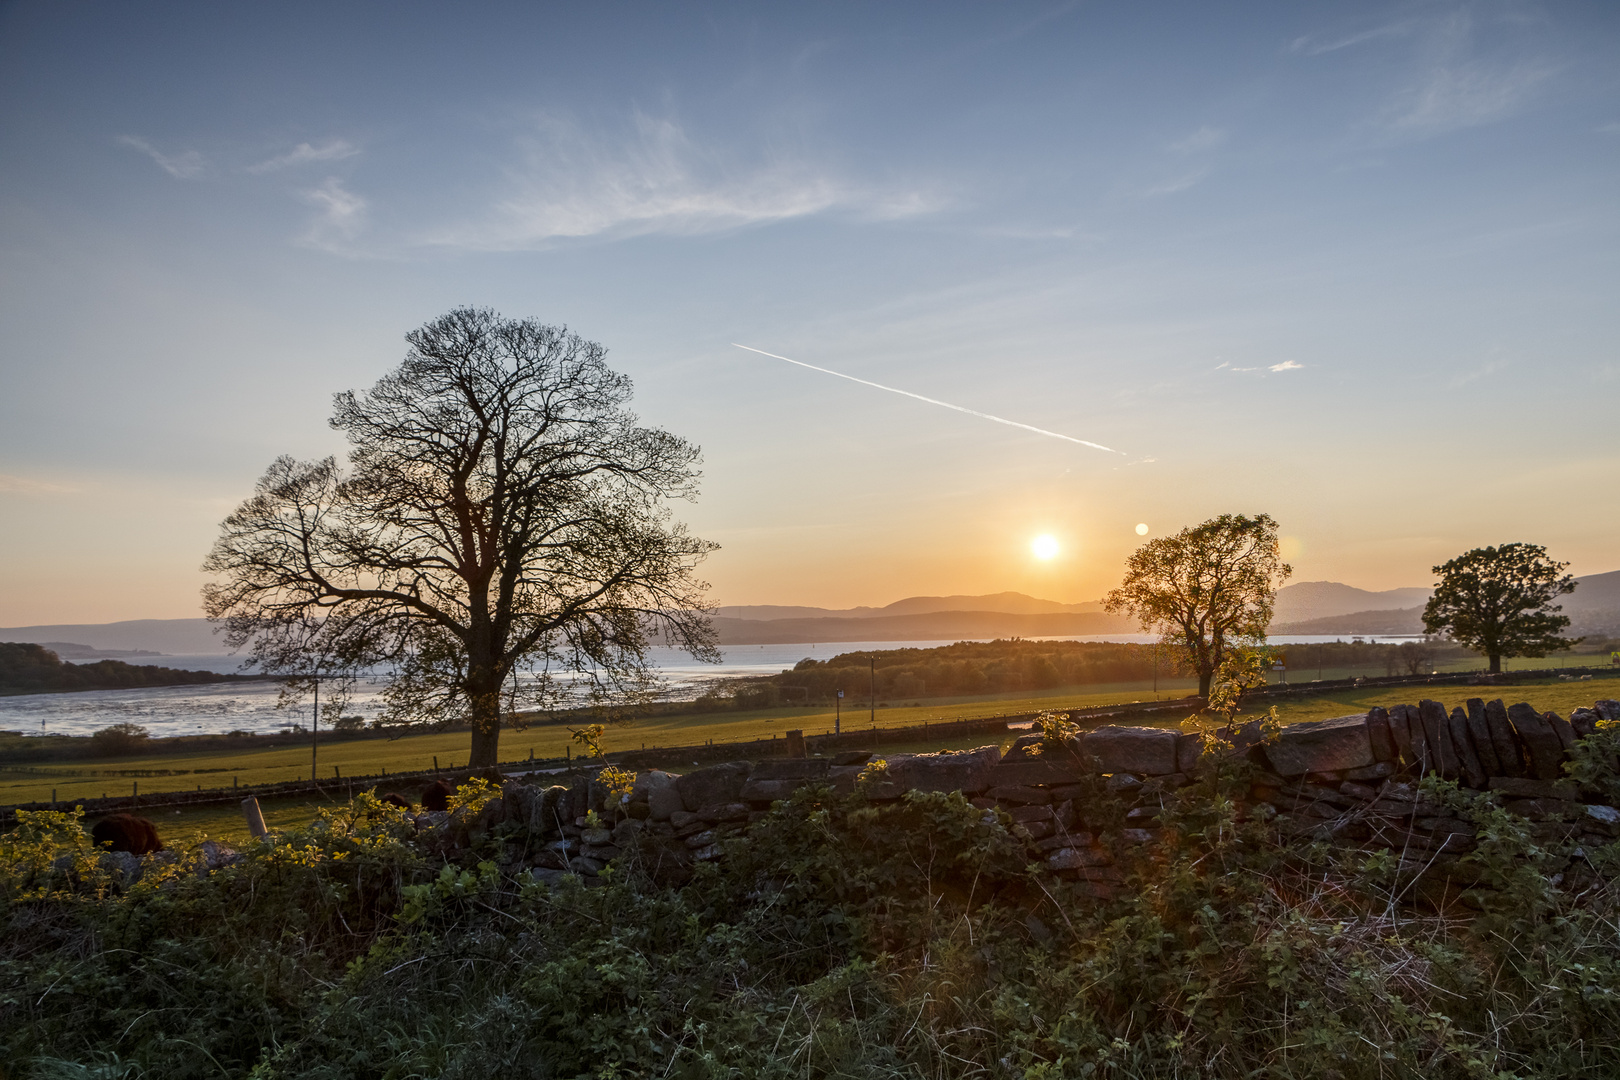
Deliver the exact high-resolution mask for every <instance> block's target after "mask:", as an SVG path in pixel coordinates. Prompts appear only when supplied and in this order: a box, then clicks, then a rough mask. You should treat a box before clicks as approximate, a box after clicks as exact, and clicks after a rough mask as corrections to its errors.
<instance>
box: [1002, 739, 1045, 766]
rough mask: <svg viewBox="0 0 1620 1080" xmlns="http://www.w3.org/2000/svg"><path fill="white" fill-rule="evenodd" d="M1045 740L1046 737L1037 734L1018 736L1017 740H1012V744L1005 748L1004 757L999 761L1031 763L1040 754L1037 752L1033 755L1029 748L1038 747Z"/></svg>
mask: <svg viewBox="0 0 1620 1080" xmlns="http://www.w3.org/2000/svg"><path fill="white" fill-rule="evenodd" d="M1045 739H1046V736H1045V735H1042V734H1040V733H1039V732H1036V733H1033V734H1030V735H1020V736H1018V738H1016V739H1014V740H1013V744H1012V745H1011V746H1009V747H1008V748H1007V755H1006V757H1004V758H1002V759H1001V760H1003V761H1031V760H1033V759H1035V758H1037V757H1039V756H1040V754H1039V753H1038V752H1037V753H1034V754H1032V753H1030V747H1038V746H1040V745H1041V743H1042V742H1044V741H1045Z"/></svg>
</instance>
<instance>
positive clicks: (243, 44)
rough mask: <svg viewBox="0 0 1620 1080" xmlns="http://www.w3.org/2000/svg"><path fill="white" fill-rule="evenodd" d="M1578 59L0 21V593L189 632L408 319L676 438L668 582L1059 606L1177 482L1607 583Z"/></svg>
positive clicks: (1235, 27)
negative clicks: (1012, 598) (1489, 549)
mask: <svg viewBox="0 0 1620 1080" xmlns="http://www.w3.org/2000/svg"><path fill="white" fill-rule="evenodd" d="M1617 55H1620V8H1616V7H1615V6H1614V5H1612V4H1606V3H1565V4H1547V5H1537V4H1528V3H1393V4H1390V3H1357V4H1344V3H1301V2H1289V3H1274V4H1268V3H1261V2H1250V3H1244V4H1236V5H1214V4H1207V3H1195V2H1188V3H1156V4H1142V3H1126V2H1117V3H1102V2H1098V3H1016V2H1010V3H976V4H952V3H927V4H911V5H907V4H865V3H849V4H830V3H804V4H795V5H781V4H752V5H750V4H716V3H707V4H706V3H684V4H653V3H648V4H614V3H598V4H590V5H564V4H539V3H515V4H500V3H465V4H456V5H446V4H412V3H404V2H390V3H386V4H384V3H378V4H354V3H320V4H314V3H310V4H298V3H283V4H275V5H245V4H236V5H223V4H203V3H197V4H172V3H143V4H128V3H121V2H120V3H74V2H64V0H57V2H49V3H47V2H23V3H15V2H14V3H9V4H5V5H4V6H0V625H25V624H34V623H54V622H101V621H112V620H119V619H132V618H184V617H193V616H196V615H198V614H200V609H199V600H198V589H199V588H200V586H201V585H202V584H203V581H204V580H205V579H204V577H203V575H202V573H201V571H200V569H199V567H200V564H201V562H202V560H203V558H204V556H205V555H206V554H207V551H208V548H209V546H210V545H211V544H212V542H213V539H214V537H215V535H216V534H217V531H218V525H219V522H220V520H221V519H222V518H223V517H224V516H225V515H226V514H227V513H228V512H229V511H230V510H231V509H232V508H233V507H234V506H235V505H236V504H237V503H238V502H240V501H241V500H242V499H244V498H246V497H247V496H248V494H249V493H250V492H251V490H252V486H253V483H254V481H255V480H256V479H257V478H258V476H259V475H260V474H261V473H262V472H263V471H264V469H265V468H266V467H267V466H268V465H269V464H270V462H271V461H272V460H273V459H274V458H275V457H276V456H277V455H278V454H283V453H286V454H293V455H295V456H298V457H301V458H314V457H320V456H324V455H326V454H332V453H338V454H341V453H342V452H343V450H344V445H343V443H342V441H341V438H340V436H338V435H337V434H336V433H334V432H333V431H332V430H331V429H330V428H329V427H328V426H327V424H326V419H327V417H328V416H329V414H330V409H331V402H332V395H333V394H334V393H337V392H339V391H343V390H348V389H363V388H365V387H367V386H369V385H371V384H372V383H373V382H374V381H375V380H376V379H378V378H379V377H381V376H382V375H383V374H384V373H385V372H387V371H388V370H389V369H390V368H391V367H393V366H394V365H395V364H397V363H398V362H399V361H400V359H402V358H403V355H404V350H405V346H404V342H403V336H404V334H405V333H406V332H408V331H409V330H411V329H413V328H415V327H417V326H420V325H421V324H423V323H425V322H427V321H429V320H430V319H432V318H434V317H436V316H438V315H440V314H442V313H444V312H445V311H447V310H449V309H451V308H453V307H456V306H460V305H474V306H480V307H490V308H494V309H496V310H497V311H499V312H501V313H502V314H504V315H507V316H511V317H534V318H538V319H540V320H541V321H544V322H547V323H551V324H558V325H565V326H567V327H568V328H569V329H570V330H572V331H574V332H577V333H579V334H581V335H582V336H584V337H586V338H589V339H591V340H594V341H598V342H600V343H602V344H603V345H604V346H605V347H606V348H607V349H608V354H609V362H610V364H612V365H613V366H615V367H616V368H617V369H619V370H621V371H623V372H625V373H626V374H628V375H630V376H631V377H632V378H633V380H634V382H635V386H636V396H635V400H634V407H635V408H636V410H637V411H638V413H639V414H640V415H641V417H642V418H643V420H644V421H645V422H646V423H649V424H652V425H656V426H660V427H664V428H667V429H669V430H671V431H673V432H675V433H677V434H679V435H681V436H683V437H685V438H687V439H689V440H691V441H693V442H695V443H697V444H699V445H701V446H702V448H703V451H704V465H703V469H704V482H703V492H702V496H701V498H699V499H698V500H697V501H696V502H694V503H691V504H678V505H677V507H676V512H677V515H678V516H679V517H680V518H681V519H682V520H684V521H685V522H687V523H688V524H689V525H690V527H691V528H692V530H693V531H694V532H695V533H697V534H698V535H700V536H703V537H705V538H708V539H711V540H714V541H716V542H718V543H719V544H720V545H721V550H720V551H719V552H717V553H716V554H715V555H713V556H712V557H711V558H710V559H709V561H708V562H707V563H705V564H704V566H703V568H702V576H703V577H704V578H705V579H706V580H707V581H709V582H710V583H711V585H712V589H711V591H710V596H711V598H712V599H713V601H714V602H716V603H719V604H750V603H773V604H814V605H822V606H829V607H847V606H853V605H859V604H884V603H888V602H890V601H893V600H896V599H899V598H901V597H904V596H910V595H917V594H953V593H983V592H995V591H1001V590H1007V589H1011V590H1017V591H1021V592H1027V593H1031V594H1033V595H1037V596H1042V597H1046V598H1049V599H1055V600H1062V601H1069V602H1075V601H1084V600H1091V599H1095V598H1097V597H1098V596H1100V595H1101V594H1102V593H1103V592H1105V591H1106V590H1107V589H1109V588H1110V587H1112V586H1113V585H1115V584H1117V583H1118V581H1119V578H1120V575H1121V572H1122V567H1123V564H1124V561H1125V559H1126V558H1127V557H1128V555H1129V554H1130V552H1131V551H1132V550H1133V549H1134V548H1135V547H1136V546H1137V545H1138V544H1140V543H1141V542H1142V539H1143V537H1142V536H1141V535H1138V526H1140V525H1145V526H1147V530H1146V534H1145V535H1146V536H1147V537H1148V538H1150V539H1151V538H1152V537H1155V536H1162V535H1166V534H1168V533H1172V532H1175V531H1176V530H1178V529H1180V528H1183V527H1185V526H1187V525H1191V524H1194V523H1197V522H1199V521H1202V520H1204V519H1206V518H1209V517H1212V516H1215V515H1217V514H1221V513H1227V512H1231V513H1249V514H1253V513H1261V512H1265V513H1269V514H1271V515H1272V516H1273V517H1275V518H1276V519H1277V520H1278V521H1279V522H1280V523H1281V527H1282V532H1283V535H1284V549H1285V552H1286V553H1287V554H1288V556H1289V557H1290V558H1291V560H1292V562H1293V564H1294V567H1295V575H1294V578H1295V580H1337V581H1344V582H1347V583H1349V584H1352V585H1357V586H1360V587H1363V588H1369V589H1386V588H1393V587H1397V586H1408V585H1425V584H1430V583H1432V581H1433V575H1432V574H1431V572H1430V568H1431V567H1432V566H1434V565H1435V564H1437V563H1439V562H1442V561H1444V560H1446V559H1448V558H1450V557H1452V556H1453V555H1456V554H1458V553H1460V552H1462V551H1464V550H1467V549H1469V548H1472V547H1476V546H1480V545H1484V544H1498V543H1504V542H1512V541H1528V542H1533V543H1539V544H1544V545H1545V546H1546V547H1547V548H1548V550H1549V553H1550V554H1551V555H1552V556H1553V557H1555V558H1558V559H1562V560H1567V561H1568V562H1570V563H1571V564H1572V570H1573V571H1574V572H1575V573H1577V574H1586V573H1599V572H1604V571H1609V570H1614V569H1617V568H1620V540H1617V539H1616V538H1617V537H1620V499H1617V498H1616V497H1615V490H1616V480H1617V479H1620V442H1617V440H1616V439H1615V437H1614V415H1615V404H1616V402H1617V401H1620V350H1617V341H1620V334H1617V331H1620V303H1617V302H1616V297H1617V296H1620V273H1617V271H1620V243H1617V240H1620V237H1617V225H1620V213H1617V210H1620V175H1617V173H1620V169H1617V166H1620V63H1616V57H1617ZM734 344H740V345H746V346H749V347H751V348H752V349H758V350H763V352H764V353H771V354H776V356H780V357H786V358H789V359H791V360H795V361H799V362H800V363H801V364H809V365H813V367H814V368H821V369H826V370H825V371H818V370H813V369H812V368H810V367H803V366H799V365H795V364H790V363H787V362H784V361H783V360H780V359H776V358H773V357H772V356H767V355H762V354H761V353H759V352H751V351H746V350H744V349H739V348H736V347H734ZM826 372H837V373H840V374H843V375H848V376H853V377H854V378H856V379H860V380H865V383H875V384H878V385H879V386H883V387H892V388H896V389H900V390H904V391H908V392H909V393H911V394H915V395H920V397H921V398H927V399H932V401H934V402H945V403H948V404H951V405H955V406H960V407H962V408H964V409H968V410H972V412H962V411H956V410H952V409H948V408H943V407H941V406H940V405H938V404H933V403H930V402H929V401H924V400H919V399H918V398H917V397H906V396H902V395H898V394H893V393H885V392H884V391H883V390H881V389H878V388H877V387H874V386H871V385H866V384H863V383H861V382H855V381H851V380H850V379H844V378H838V377H836V376H835V375H832V374H828V373H826ZM974 412H976V413H986V414H990V415H992V416H995V417H1001V418H1004V419H1007V420H1011V421H1015V422H1017V423H1018V424H1023V425H1027V427H1015V426H1011V425H1008V424H999V423H995V422H993V421H991V420H988V419H985V418H983V417H981V416H976V415H973V413H974ZM1032 428H1033V429H1040V430H1039V431H1036V430H1030V429H1032ZM1041 432H1048V433H1055V434H1057V435H1062V436H1066V437H1067V438H1054V437H1052V434H1042V433H1041ZM1074 440H1080V441H1078V442H1077V441H1074ZM1083 443H1094V444H1097V445H1098V446H1101V447H1106V448H1107V449H1097V448H1095V447H1093V446H1088V445H1083ZM1041 536H1048V537H1050V538H1051V540H1052V541H1055V547H1056V554H1055V555H1054V556H1053V557H1051V558H1048V559H1044V560H1043V559H1041V558H1038V557H1037V556H1036V554H1035V552H1034V551H1033V550H1032V542H1033V541H1034V539H1035V538H1036V537H1041ZM1047 550H1048V551H1050V548H1048V549H1047Z"/></svg>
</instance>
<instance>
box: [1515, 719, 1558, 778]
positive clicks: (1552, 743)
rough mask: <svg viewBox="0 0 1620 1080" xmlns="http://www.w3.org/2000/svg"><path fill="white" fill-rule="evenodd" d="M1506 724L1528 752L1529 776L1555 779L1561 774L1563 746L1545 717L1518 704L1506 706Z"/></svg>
mask: <svg viewBox="0 0 1620 1080" xmlns="http://www.w3.org/2000/svg"><path fill="white" fill-rule="evenodd" d="M1508 721H1509V722H1510V723H1511V724H1512V725H1513V731H1514V734H1516V735H1518V737H1519V741H1520V742H1521V743H1523V744H1524V748H1525V749H1526V750H1527V751H1529V757H1530V773H1531V775H1533V776H1534V777H1535V778H1536V779H1537V780H1557V779H1558V778H1559V777H1561V776H1563V775H1564V744H1563V743H1562V742H1561V741H1559V738H1558V733H1557V732H1555V731H1554V730H1553V727H1552V725H1551V724H1549V723H1548V722H1547V719H1546V717H1544V716H1542V715H1541V714H1540V713H1539V712H1537V711H1536V710H1535V708H1533V707H1532V706H1531V705H1529V704H1527V703H1525V702H1522V701H1521V702H1520V703H1519V704H1517V705H1510V706H1509V707H1508Z"/></svg>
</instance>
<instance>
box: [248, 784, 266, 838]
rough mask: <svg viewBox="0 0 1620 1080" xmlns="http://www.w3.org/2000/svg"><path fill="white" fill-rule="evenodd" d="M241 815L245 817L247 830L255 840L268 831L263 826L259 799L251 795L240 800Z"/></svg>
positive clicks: (262, 814)
mask: <svg viewBox="0 0 1620 1080" xmlns="http://www.w3.org/2000/svg"><path fill="white" fill-rule="evenodd" d="M242 816H243V817H245V818H247V827H248V832H249V833H251V834H252V835H253V838H254V839H255V840H257V839H258V838H259V837H261V836H263V835H264V834H265V833H267V832H269V831H270V830H269V829H267V828H265V827H264V811H263V810H260V809H259V800H258V799H255V798H254V797H253V796H252V795H249V796H248V797H247V798H245V799H243V800H242Z"/></svg>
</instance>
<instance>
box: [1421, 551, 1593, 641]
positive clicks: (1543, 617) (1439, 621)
mask: <svg viewBox="0 0 1620 1080" xmlns="http://www.w3.org/2000/svg"><path fill="white" fill-rule="evenodd" d="M1568 567H1569V564H1568V563H1561V562H1558V561H1556V560H1554V559H1549V558H1548V557H1547V549H1546V548H1544V547H1542V546H1541V545H1540V544H1503V545H1502V546H1501V547H1499V548H1496V547H1483V548H1475V549H1474V550H1472V551H1467V552H1464V553H1463V554H1461V555H1459V556H1457V557H1456V558H1455V559H1452V560H1451V561H1450V562H1448V563H1444V564H1443V565H1440V566H1436V567H1435V568H1434V572H1435V573H1436V574H1438V575H1439V576H1440V580H1439V582H1438V583H1437V584H1436V585H1435V589H1434V595H1433V596H1431V597H1430V598H1429V603H1428V606H1427V607H1425V608H1424V609H1423V628H1424V629H1425V630H1427V631H1428V632H1429V633H1431V634H1438V633H1444V634H1446V635H1447V636H1448V637H1450V638H1451V639H1452V640H1453V641H1455V642H1457V643H1458V644H1460V645H1464V646H1466V647H1468V648H1470V649H1473V650H1474V651H1475V652H1479V653H1483V654H1484V655H1485V656H1486V657H1488V658H1489V659H1490V662H1491V671H1493V672H1496V671H1501V670H1502V657H1504V656H1546V655H1547V654H1548V653H1549V652H1552V651H1553V650H1556V649H1568V648H1570V647H1571V646H1574V645H1576V644H1578V643H1579V642H1580V641H1581V639H1580V638H1566V637H1560V636H1559V633H1558V631H1560V630H1562V629H1564V627H1566V626H1568V625H1569V618H1568V616H1565V615H1560V614H1558V612H1560V611H1562V610H1563V608H1562V607H1560V606H1559V605H1557V604H1554V603H1553V600H1555V599H1557V598H1558V597H1560V596H1563V595H1564V594H1565V593H1572V592H1574V591H1575V579H1574V577H1572V576H1570V575H1569V574H1565V573H1564V571H1565V570H1566V569H1567V568H1568Z"/></svg>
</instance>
